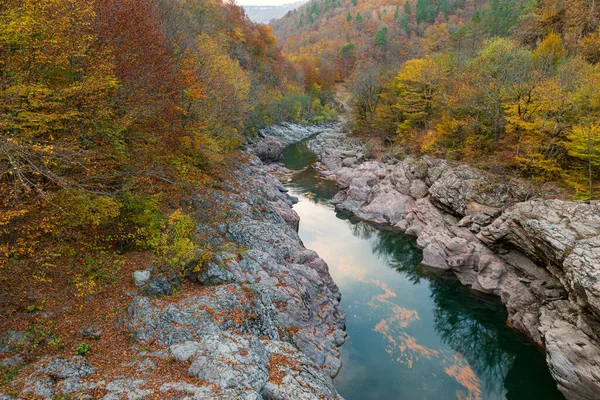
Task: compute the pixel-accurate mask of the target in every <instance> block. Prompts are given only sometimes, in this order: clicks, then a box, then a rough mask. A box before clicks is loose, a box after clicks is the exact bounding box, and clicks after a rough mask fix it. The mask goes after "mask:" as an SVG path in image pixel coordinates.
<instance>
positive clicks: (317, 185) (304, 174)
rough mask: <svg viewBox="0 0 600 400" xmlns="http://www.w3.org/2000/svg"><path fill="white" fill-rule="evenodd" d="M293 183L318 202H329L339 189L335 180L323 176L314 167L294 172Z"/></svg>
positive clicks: (313, 200)
mask: <svg viewBox="0 0 600 400" xmlns="http://www.w3.org/2000/svg"><path fill="white" fill-rule="evenodd" d="M291 183H292V185H293V186H294V187H295V188H296V189H297V190H298V192H300V193H302V194H303V195H305V197H306V198H308V199H309V200H310V201H312V202H313V203H316V204H328V203H329V200H331V198H333V196H335V194H336V193H337V192H338V190H339V189H338V187H337V186H336V184H335V183H334V182H333V181H330V180H328V179H323V178H321V177H320V176H319V173H318V172H317V171H316V170H315V169H314V168H313V167H308V168H306V169H304V170H302V171H300V172H298V173H296V174H294V176H293V178H292V182H291Z"/></svg>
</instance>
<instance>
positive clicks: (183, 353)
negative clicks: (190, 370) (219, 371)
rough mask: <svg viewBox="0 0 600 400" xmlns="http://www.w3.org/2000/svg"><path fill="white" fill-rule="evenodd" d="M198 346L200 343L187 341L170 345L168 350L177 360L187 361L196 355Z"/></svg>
mask: <svg viewBox="0 0 600 400" xmlns="http://www.w3.org/2000/svg"><path fill="white" fill-rule="evenodd" d="M200 348H201V345H200V343H198V342H190V341H188V342H184V343H180V344H174V345H172V346H170V347H169V352H170V353H171V355H172V356H173V357H175V359H176V360H177V361H187V360H189V359H190V358H192V356H194V355H196V353H198V351H200Z"/></svg>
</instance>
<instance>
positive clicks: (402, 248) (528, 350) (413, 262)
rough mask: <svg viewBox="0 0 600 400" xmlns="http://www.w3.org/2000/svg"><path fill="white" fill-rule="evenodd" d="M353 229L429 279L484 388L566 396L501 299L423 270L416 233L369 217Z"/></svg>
mask: <svg viewBox="0 0 600 400" xmlns="http://www.w3.org/2000/svg"><path fill="white" fill-rule="evenodd" d="M352 230H353V233H354V234H355V235H356V236H358V237H361V238H363V239H371V240H373V242H372V243H373V244H372V249H373V253H374V254H376V255H378V256H379V257H381V258H382V259H384V260H385V261H386V262H387V263H388V264H389V265H390V266H391V267H392V268H394V269H396V270H397V271H398V272H401V273H403V274H404V275H405V276H406V277H407V278H408V279H409V280H410V281H412V282H414V283H419V282H420V281H421V279H425V280H426V281H427V282H428V283H429V287H430V289H431V298H432V300H433V302H434V310H433V312H434V324H435V329H436V331H437V332H438V334H439V335H440V337H441V338H442V340H443V341H444V342H445V343H447V344H448V345H449V346H450V347H451V348H452V349H453V350H454V351H456V352H459V353H460V354H462V355H463V356H464V357H465V359H466V360H467V361H468V362H469V364H470V366H471V368H472V369H473V371H474V372H475V373H476V374H477V376H478V378H479V379H480V381H481V384H482V389H483V392H484V393H486V392H487V393H496V394H501V393H503V392H505V393H506V398H507V399H514V400H516V399H525V400H530V399H534V398H540V399H541V398H543V399H553V400H554V399H563V397H562V395H561V394H560V392H558V390H556V384H555V383H554V381H553V380H552V378H551V376H550V374H549V371H548V368H547V366H546V364H545V361H544V359H543V356H542V354H541V353H540V352H539V351H538V349H536V348H535V347H534V346H533V345H531V344H529V343H528V342H526V340H525V339H524V338H522V337H520V335H519V334H518V333H516V332H514V331H512V330H511V329H510V328H508V327H507V326H506V318H507V314H506V311H505V310H504V308H503V306H502V304H501V303H500V301H499V300H498V299H496V298H491V297H488V296H478V295H475V294H474V293H472V292H470V291H469V289H468V288H466V287H464V286H462V285H461V284H460V283H459V282H458V280H457V279H456V277H454V276H453V275H451V274H432V273H424V272H423V271H422V270H421V269H420V268H418V265H419V264H420V262H421V260H422V253H421V251H420V250H419V249H418V248H417V246H416V242H415V240H414V239H412V238H408V237H405V236H402V235H399V234H397V233H395V232H391V231H385V230H378V229H376V228H374V227H373V226H370V225H368V224H365V223H358V224H355V225H353V226H352Z"/></svg>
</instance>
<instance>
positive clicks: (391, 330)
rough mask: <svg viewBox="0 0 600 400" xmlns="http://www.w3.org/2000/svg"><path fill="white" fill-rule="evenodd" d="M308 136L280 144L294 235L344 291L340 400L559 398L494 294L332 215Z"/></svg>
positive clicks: (394, 239) (411, 245)
mask: <svg viewBox="0 0 600 400" xmlns="http://www.w3.org/2000/svg"><path fill="white" fill-rule="evenodd" d="M315 161H316V156H315V155H314V154H313V153H311V152H310V151H309V150H308V148H307V146H306V141H304V142H300V143H298V144H295V145H292V146H290V147H288V148H287V149H286V150H285V164H286V166H287V167H288V168H290V169H294V170H300V172H298V173H297V174H296V175H295V176H294V178H293V179H292V180H291V181H290V182H288V184H287V187H288V188H289V189H290V192H291V194H293V195H295V196H298V198H299V200H300V202H299V203H298V204H297V205H296V206H295V210H296V211H297V212H298V214H299V215H300V217H301V221H300V237H301V238H302V240H303V242H304V244H305V246H306V247H307V248H310V249H314V250H316V251H317V252H318V253H319V255H320V256H321V257H322V258H323V259H325V261H327V263H328V264H329V268H330V270H331V274H332V275H333V278H334V279H335V281H336V282H337V284H338V285H339V287H340V290H341V291H342V294H343V299H342V306H343V307H344V309H345V310H346V314H347V332H348V335H349V336H348V341H347V342H346V344H345V345H344V346H343V347H342V362H343V368H342V370H341V372H340V374H339V376H338V377H337V378H336V379H335V383H336V386H337V389H338V391H339V392H340V394H341V395H342V396H344V398H345V399H346V400H367V399H404V400H413V399H414V400H417V399H432V400H445V399H465V400H467V399H468V400H478V399H493V400H496V399H511V400H517V399H518V400H537V399H540V400H554V399H564V397H563V396H562V395H561V394H560V392H558V390H557V389H556V384H555V382H554V381H553V380H552V378H551V376H550V373H549V371H548V368H547V367H546V364H545V361H544V356H543V354H542V353H541V352H540V351H539V350H538V349H537V348H536V347H535V346H533V345H532V344H530V343H529V342H528V341H527V340H525V339H524V338H522V337H521V336H520V335H519V334H517V333H516V332H514V331H512V330H510V329H509V328H507V327H506V323H505V321H506V312H505V310H504V309H503V308H502V306H501V304H500V302H499V301H498V299H496V298H489V297H483V296H476V295H474V294H472V293H471V292H469V290H468V289H467V288H465V287H463V286H461V285H460V284H459V283H458V282H457V281H456V279H455V278H454V277H453V276H449V275H432V274H427V273H425V272H423V271H421V270H420V269H419V268H418V265H419V263H420V261H421V252H420V250H419V249H418V248H417V247H416V245H415V241H414V240H413V239H411V238H407V237H405V236H403V235H401V234H398V233H394V232H391V231H385V230H379V229H375V228H374V227H372V226H371V225H369V224H366V223H363V222H357V221H350V220H348V219H343V218H342V217H340V216H336V213H335V211H334V209H333V207H332V206H331V205H330V204H329V199H331V198H332V197H333V196H334V195H335V193H336V192H337V188H336V186H335V184H333V182H331V181H327V180H324V179H321V178H320V177H319V175H318V173H317V171H315V170H314V169H313V168H312V166H311V165H312V163H314V162H315Z"/></svg>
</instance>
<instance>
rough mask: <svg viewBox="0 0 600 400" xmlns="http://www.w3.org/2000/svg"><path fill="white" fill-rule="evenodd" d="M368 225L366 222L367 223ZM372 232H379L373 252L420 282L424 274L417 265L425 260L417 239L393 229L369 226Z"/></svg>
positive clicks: (411, 278) (413, 280)
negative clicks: (379, 228)
mask: <svg viewBox="0 0 600 400" xmlns="http://www.w3.org/2000/svg"><path fill="white" fill-rule="evenodd" d="M365 225H366V224H365ZM369 228H370V229H371V230H372V233H375V232H376V233H377V235H376V240H375V241H374V242H373V245H372V249H373V253H374V254H376V255H377V256H378V257H380V258H381V259H383V260H385V262H386V263H387V264H388V265H389V266H390V267H392V268H393V269H395V270H396V271H398V272H402V273H403V274H404V275H406V277H407V278H408V279H409V280H410V281H411V282H413V283H419V282H420V281H421V278H423V275H422V273H421V272H419V269H418V268H417V266H418V265H419V264H420V263H421V261H422V260H423V256H422V253H421V251H420V250H419V248H418V247H417V244H416V241H415V240H414V239H413V238H409V237H407V236H404V235H399V234H398V233H396V232H393V231H387V230H377V229H375V228H373V227H372V226H369Z"/></svg>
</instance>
